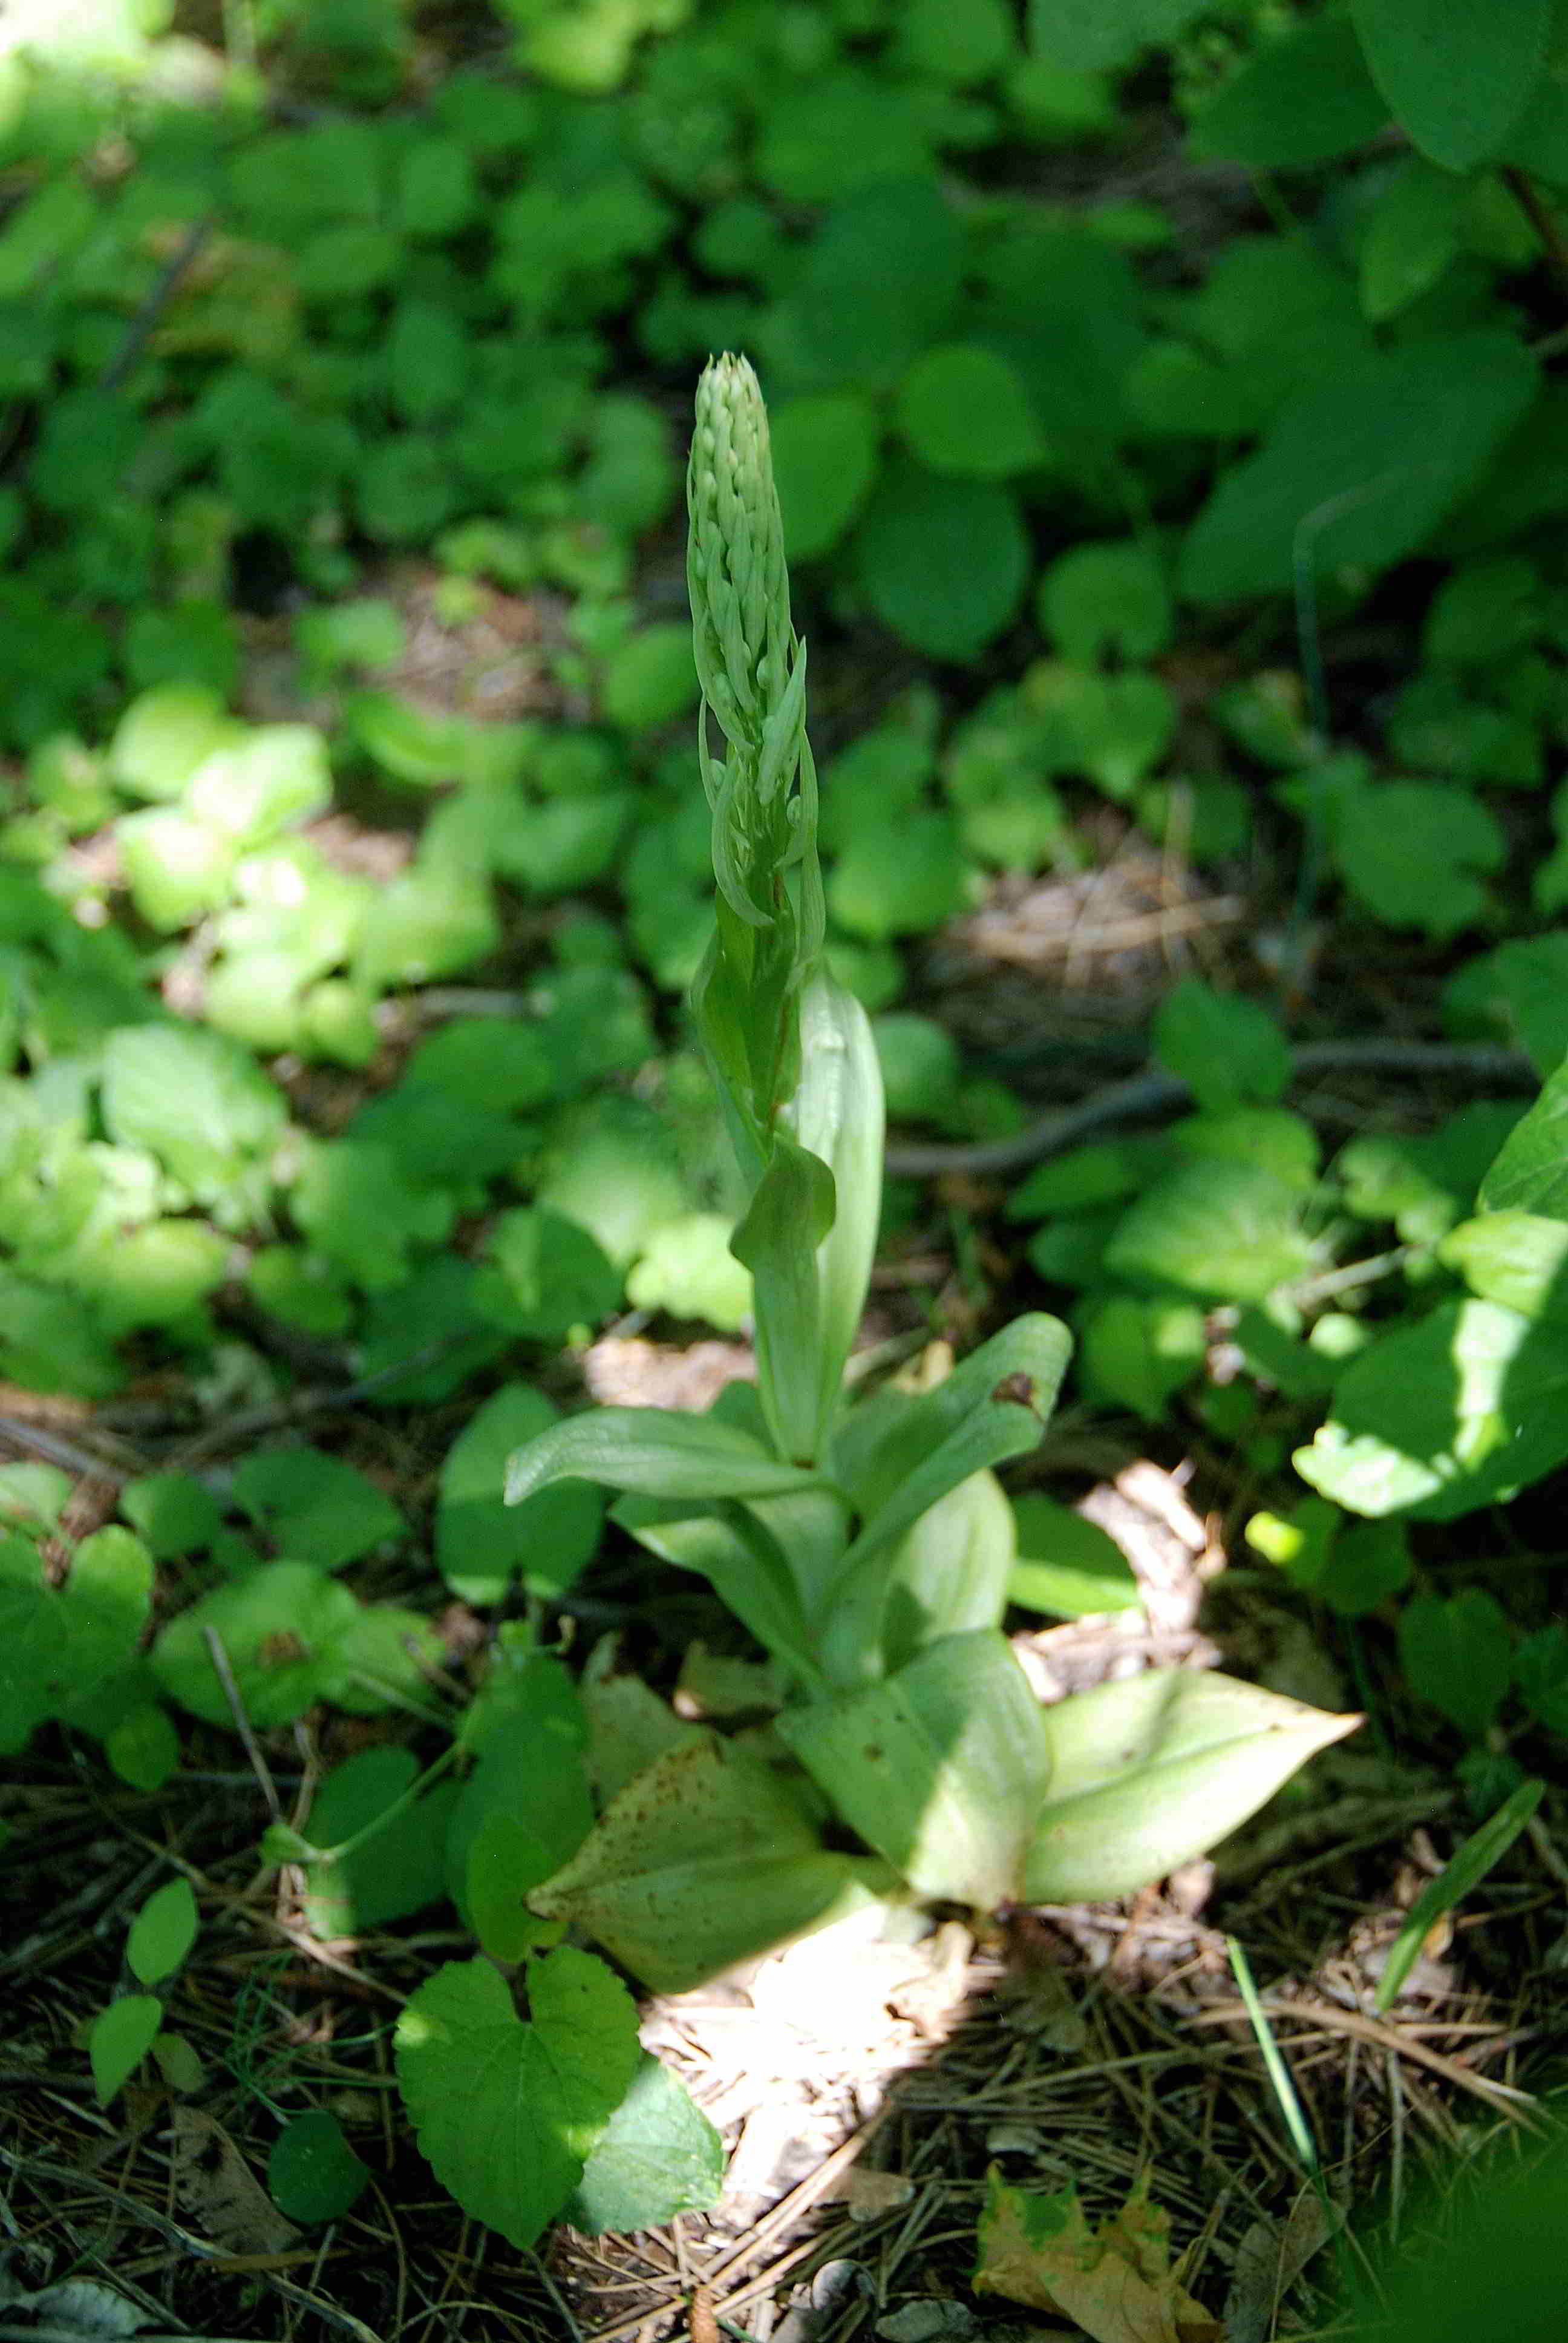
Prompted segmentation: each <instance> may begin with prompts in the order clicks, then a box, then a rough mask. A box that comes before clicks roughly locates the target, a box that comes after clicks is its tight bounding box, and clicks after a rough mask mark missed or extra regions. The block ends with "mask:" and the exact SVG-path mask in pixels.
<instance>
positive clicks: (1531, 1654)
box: [1513, 1619, 1568, 1735]
mask: <svg viewBox="0 0 1568 2343" xmlns="http://www.w3.org/2000/svg"><path fill="white" fill-rule="evenodd" d="M1513 1677H1514V1682H1515V1683H1516V1684H1517V1685H1518V1687H1519V1695H1520V1698H1521V1699H1522V1700H1523V1703H1524V1705H1525V1707H1526V1708H1527V1709H1528V1710H1529V1711H1530V1714H1531V1715H1532V1716H1533V1717H1534V1718H1535V1720H1536V1722H1537V1723H1538V1724H1541V1725H1545V1727H1546V1729H1547V1731H1548V1732H1549V1733H1559V1734H1564V1735H1568V1624H1564V1622H1563V1620H1561V1619H1553V1620H1550V1621H1549V1622H1548V1623H1547V1624H1546V1625H1545V1626H1544V1627H1539V1628H1537V1629H1536V1631H1535V1633H1534V1634H1533V1635H1526V1636H1525V1638H1524V1640H1523V1643H1522V1644H1520V1646H1519V1649H1518V1650H1517V1652H1516V1653H1515V1654H1514V1659H1513Z"/></svg>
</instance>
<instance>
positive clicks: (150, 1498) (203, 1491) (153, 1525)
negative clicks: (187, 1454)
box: [120, 1473, 223, 1562]
mask: <svg viewBox="0 0 1568 2343" xmlns="http://www.w3.org/2000/svg"><path fill="white" fill-rule="evenodd" d="M120 1511H121V1513H124V1515H125V1517H126V1521H128V1522H129V1523H130V1524H131V1527H132V1528H133V1529H134V1530H135V1531H136V1533H137V1534H138V1535H139V1536H140V1538H141V1540H142V1542H143V1544H145V1545H146V1549H147V1552H148V1553H149V1554H151V1555H152V1557H153V1559H154V1561H155V1562H176V1561H178V1560H180V1559H181V1558H182V1557H183V1556H184V1555H186V1554H196V1553H197V1552H199V1551H200V1550H201V1548H203V1547H204V1546H208V1545H210V1544H212V1542H213V1539H214V1538H215V1537H216V1535H217V1533H218V1531H219V1529H220V1528H221V1527H222V1525H223V1508H222V1507H221V1506H220V1505H219V1503H218V1502H217V1499H216V1497H215V1496H214V1495H213V1494H212V1492H211V1491H210V1490H209V1489H207V1488H206V1487H204V1485H203V1483H201V1482H200V1481H198V1480H196V1477H195V1476H194V1474H192V1473H144V1474H143V1475H142V1476H141V1477H140V1478H139V1479H137V1480H135V1481H127V1482H126V1485H125V1487H124V1488H123V1489H122V1490H121V1491H120Z"/></svg>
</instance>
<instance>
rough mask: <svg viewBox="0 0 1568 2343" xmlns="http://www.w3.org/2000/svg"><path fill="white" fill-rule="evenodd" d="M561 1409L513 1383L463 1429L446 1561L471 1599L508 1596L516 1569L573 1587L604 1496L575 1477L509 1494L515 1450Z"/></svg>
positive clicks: (441, 1540) (529, 1581)
mask: <svg viewBox="0 0 1568 2343" xmlns="http://www.w3.org/2000/svg"><path fill="white" fill-rule="evenodd" d="M556 1421H557V1416H556V1411H555V1409H554V1407H553V1406H552V1405H551V1403H550V1402H549V1401H548V1399H546V1397H545V1396H544V1394H543V1393H542V1392H537V1391H534V1390H532V1389H531V1388H530V1387H529V1386H528V1384H526V1383H506V1384H503V1386H502V1387H501V1389H500V1390H499V1391H498V1392H494V1393H491V1395H490V1397H489V1398H488V1399H487V1401H486V1402H485V1404H484V1405H483V1407H481V1408H480V1409H479V1410H478V1412H477V1414H475V1415H474V1416H473V1417H472V1418H471V1419H470V1421H469V1422H468V1423H467V1424H466V1425H465V1427H464V1429H463V1430H462V1431H461V1432H460V1433H458V1435H457V1439H456V1440H455V1441H454V1442H453V1443H452V1445H451V1447H450V1448H449V1449H448V1450H447V1461H446V1463H444V1464H443V1465H442V1467H441V1487H440V1494H439V1497H438V1500H437V1509H436V1561H437V1567H438V1568H439V1570H440V1572H441V1575H442V1576H443V1577H444V1578H445V1580H446V1582H447V1585H448V1586H449V1587H450V1588H451V1589H452V1591H453V1593H454V1594H458V1595H460V1596H461V1597H462V1599H463V1600H464V1601H465V1602H466V1603H479V1604H489V1603H498V1602H500V1601H501V1600H502V1599H503V1597H504V1596H505V1595H506V1594H507V1592H508V1588H509V1587H510V1586H511V1585H512V1584H513V1582H514V1580H515V1579H517V1578H518V1577H520V1578H521V1580H522V1583H523V1584H525V1585H526V1586H527V1587H528V1591H529V1592H530V1594H561V1593H564V1591H565V1590H566V1588H567V1587H568V1586H569V1585H570V1584H572V1581H573V1580H574V1579H575V1578H576V1577H577V1575H578V1572H579V1571H580V1570H581V1569H582V1568H583V1567H584V1565H585V1564H587V1563H588V1561H589V1560H590V1559H591V1558H592V1555H593V1554H594V1551H595V1549H596V1547H597V1546H598V1539H599V1528H600V1524H601V1523H602V1521H603V1518H604V1501H603V1499H602V1498H601V1496H600V1495H599V1493H598V1490H597V1489H594V1488H589V1487H586V1486H583V1485H581V1484H572V1483H565V1484H562V1485H559V1486H557V1487H555V1488H548V1489H539V1490H538V1491H537V1492H536V1493H535V1494H534V1495H533V1496H531V1497H530V1498H528V1501H527V1502H526V1503H522V1504H508V1501H507V1496H506V1479H507V1460H508V1457H509V1456H510V1455H512V1454H513V1453H514V1452H515V1451H516V1450H517V1449H518V1445H519V1443H522V1442H524V1441H527V1440H528V1439H530V1438H533V1437H535V1436H537V1435H538V1433H543V1432H545V1431H547V1430H548V1428H549V1427H550V1426H551V1425H552V1424H554V1423H556Z"/></svg>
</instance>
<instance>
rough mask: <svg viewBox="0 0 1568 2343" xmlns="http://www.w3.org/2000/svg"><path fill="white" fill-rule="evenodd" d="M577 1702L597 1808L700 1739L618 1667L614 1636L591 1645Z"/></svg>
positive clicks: (693, 1728)
mask: <svg viewBox="0 0 1568 2343" xmlns="http://www.w3.org/2000/svg"><path fill="white" fill-rule="evenodd" d="M634 1502H635V1501H634ZM582 1703H583V1715H584V1717H585V1718H586V1720H587V1724H588V1774H589V1776H590V1778H591V1780H592V1782H593V1788H594V1796H595V1798H596V1800H597V1801H598V1804H599V1805H601V1806H608V1804H609V1802H610V1800H611V1799H612V1798H614V1797H618V1795H619V1794H620V1792H621V1791H622V1790H624V1789H625V1788H626V1786H627V1785H628V1782H632V1781H635V1780H636V1778H637V1776H638V1774H640V1773H642V1772H643V1770H644V1769H645V1767H647V1766H648V1765H652V1764H653V1762H654V1760H655V1759H656V1758H658V1757H662V1756H663V1755H664V1753H665V1751H666V1750H667V1749H680V1748H684V1747H686V1746H687V1745H689V1744H690V1743H692V1742H695V1741H699V1740H700V1739H701V1738H702V1729H701V1727H700V1726H699V1725H689V1724H687V1723H686V1722H685V1721H684V1720H683V1719H682V1718H680V1717H678V1716H677V1715H676V1714H675V1711H674V1710H673V1709H672V1708H671V1707H670V1705H669V1703H668V1701H665V1700H660V1698H659V1696H658V1694H657V1693H656V1692H655V1691H654V1690H653V1689H652V1687H651V1686H650V1685H648V1684H644V1682H643V1680H642V1678H641V1677H640V1676H637V1675H632V1674H629V1673H628V1671H627V1670H626V1669H624V1668H621V1667H619V1666H618V1664H617V1647H616V1638H615V1637H613V1636H609V1635H607V1636H605V1637H604V1638H603V1639H602V1640H601V1641H600V1642H599V1643H598V1644H596V1645H595V1646H594V1649H593V1651H592V1652H591V1653H590V1654H589V1656H588V1666H587V1667H586V1668H585V1669H584V1671H583V1675H582Z"/></svg>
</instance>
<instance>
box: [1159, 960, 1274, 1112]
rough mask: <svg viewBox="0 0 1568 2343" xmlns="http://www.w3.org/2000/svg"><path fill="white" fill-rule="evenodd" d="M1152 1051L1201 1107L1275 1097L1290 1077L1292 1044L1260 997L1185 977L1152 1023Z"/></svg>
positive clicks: (1167, 997)
mask: <svg viewBox="0 0 1568 2343" xmlns="http://www.w3.org/2000/svg"><path fill="white" fill-rule="evenodd" d="M1154 1054H1155V1056H1156V1057H1157V1058H1158V1059H1159V1061H1160V1062H1161V1065H1162V1066H1163V1067H1164V1068H1165V1070H1166V1071H1167V1072H1168V1073H1172V1074H1174V1075H1175V1077H1176V1079H1177V1081H1182V1082H1185V1083H1186V1085H1187V1087H1188V1089H1189V1090H1190V1091H1191V1093H1192V1095H1193V1097H1194V1098H1195V1099H1196V1100H1197V1101H1198V1102H1199V1104H1200V1105H1201V1106H1205V1107H1225V1106H1233V1105H1235V1104H1237V1103H1238V1102H1239V1101H1241V1100H1242V1099H1275V1098H1278V1097H1279V1095H1280V1093H1281V1091H1283V1089H1284V1088H1285V1086H1286V1084H1287V1083H1288V1082H1289V1081H1290V1079H1291V1049H1290V1044H1289V1042H1288V1041H1286V1039H1285V1036H1284V1034H1283V1033H1282V1031H1281V1030H1280V1027H1279V1024H1278V1022H1277V1021H1276V1020H1275V1019H1274V1018H1273V1017H1271V1015H1270V1013H1269V1011H1267V1010H1266V1009H1265V1008H1264V1007H1263V1006H1262V1004H1261V1001H1249V1000H1247V999H1246V998H1245V997H1244V996H1243V995H1241V994H1240V993H1234V992H1216V991H1215V990H1214V989H1213V987H1212V986H1211V985H1209V984H1205V983H1204V982H1203V980H1202V979H1201V977H1195V976H1189V977H1183V978H1182V979H1181V982H1180V983H1179V984H1177V985H1174V986H1173V987H1172V988H1171V991H1170V992H1169V993H1167V995H1166V997H1165V1001H1164V1004H1163V1006H1162V1007H1161V1011H1160V1014H1159V1016H1158V1018H1157V1019H1156V1020H1155V1024H1154Z"/></svg>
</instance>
